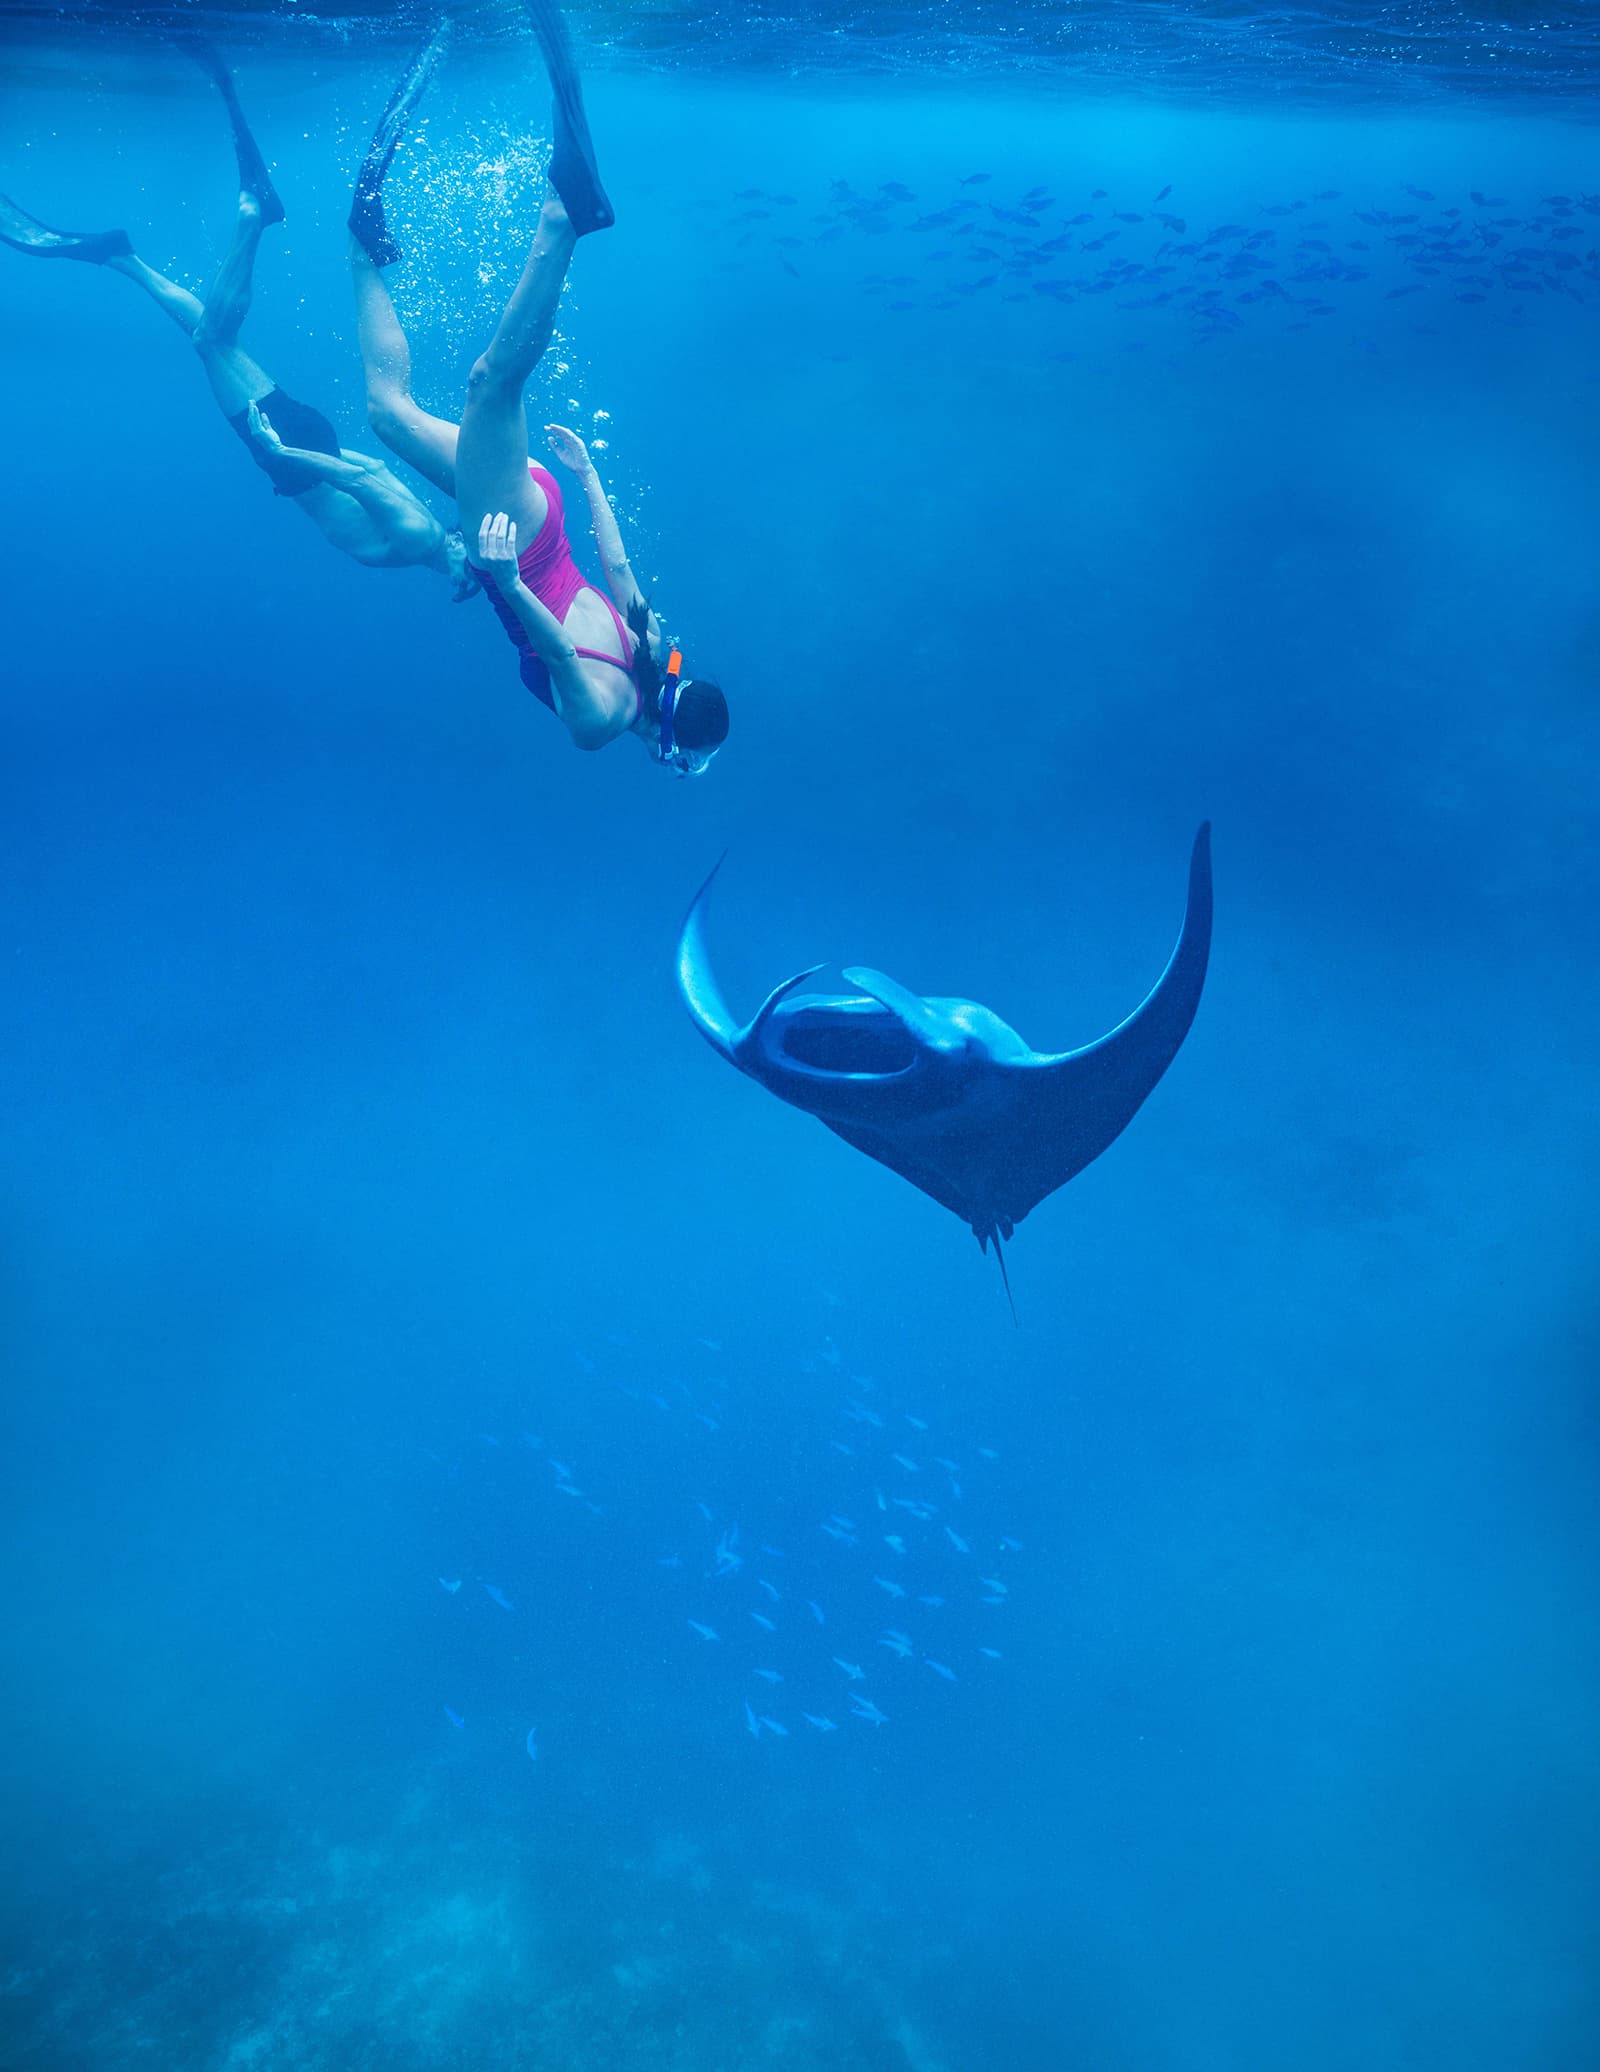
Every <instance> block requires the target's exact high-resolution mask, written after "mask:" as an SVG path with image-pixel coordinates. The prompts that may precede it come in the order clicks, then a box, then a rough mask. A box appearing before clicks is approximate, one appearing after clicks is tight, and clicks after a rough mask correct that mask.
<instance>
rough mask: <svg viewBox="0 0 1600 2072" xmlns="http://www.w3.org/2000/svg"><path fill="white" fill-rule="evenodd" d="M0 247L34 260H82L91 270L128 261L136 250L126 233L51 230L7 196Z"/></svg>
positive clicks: (2, 203) (2, 202) (0, 211)
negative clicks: (106, 264)
mask: <svg viewBox="0 0 1600 2072" xmlns="http://www.w3.org/2000/svg"><path fill="white" fill-rule="evenodd" d="M0 244H6V245H9V246H10V247H11V249H12V250H13V251H14V252H26V253H28V254H29V255H30V257H32V258H34V259H82V260H85V261H86V262H87V263H88V264H89V265H91V266H103V265H104V264H105V262H106V261H107V260H108V259H125V258H127V256H128V255H129V253H130V252H132V250H133V240H132V239H131V238H130V237H129V236H128V233H127V232H126V231H125V230H52V229H51V227H50V225H49V224H48V223H41V222H40V221H39V219H38V217H37V216H30V215H29V214H28V212H27V210H26V209H19V208H18V207H17V205H16V203H15V202H14V201H13V200H12V199H11V197H10V196H9V195H6V194H0Z"/></svg>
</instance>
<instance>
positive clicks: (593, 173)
mask: <svg viewBox="0 0 1600 2072" xmlns="http://www.w3.org/2000/svg"><path fill="white" fill-rule="evenodd" d="M525 4H526V6H527V10H528V19H529V21H530V22H531V23H532V24H533V33H534V35H535V36H537V37H538V39H539V48H540V50H542V51H543V53H544V65H545V70H546V71H547V72H548V73H549V75H550V90H551V93H552V94H553V95H554V98H555V113H554V119H553V129H552V136H553V139H554V142H553V147H552V149H551V153H550V185H551V186H552V187H553V188H554V189H555V191H556V193H557V194H558V195H560V197H561V204H562V207H563V208H564V209H565V210H566V212H567V214H568V216H570V217H571V219H572V227H573V229H574V230H575V231H576V232H577V233H578V235H579V237H586V236H587V235H588V234H589V232H590V231H592V230H609V229H610V228H611V226H612V224H613V223H615V222H616V220H617V212H616V210H615V209H614V208H613V207H612V206H611V203H610V201H609V199H608V198H607V195H606V191H605V189H604V188H603V187H602V186H601V185H600V169H599V167H598V166H597V165H596V163H595V156H594V139H593V138H592V137H591V136H590V135H589V122H588V118H587V117H586V116H585V114H584V112H583V88H582V86H581V85H580V83H579V80H578V68H577V65H576V64H575V63H574V61H573V56H572V44H571V42H570V41H569V39H568V36H567V24H566V21H565V18H564V17H563V15H562V12H561V9H560V7H559V6H558V5H557V0H525Z"/></svg>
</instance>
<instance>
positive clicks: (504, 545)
mask: <svg viewBox="0 0 1600 2072" xmlns="http://www.w3.org/2000/svg"><path fill="white" fill-rule="evenodd" d="M478 565H479V567H480V568H483V569H485V570H486V571H487V572H488V574H489V576H490V579H491V580H492V581H493V583H494V586H495V588H496V589H497V590H498V591H499V593H500V595H501V596H502V597H503V598H504V599H505V601H506V603H507V604H508V605H509V606H510V608H511V610H512V611H513V612H514V613H515V614H516V618H517V624H518V625H519V626H520V627H521V628H522V630H523V632H524V633H526V634H527V636H528V645H529V646H530V647H531V648H532V649H533V652H534V653H535V654H536V655H537V656H538V658H539V660H540V661H541V662H542V663H543V664H544V666H545V667H546V669H548V670H549V672H550V690H551V695H552V696H553V697H554V699H555V706H556V712H557V713H558V715H559V716H560V718H561V720H562V723H563V724H564V725H565V727H566V729H567V732H568V733H569V734H570V735H571V736H572V738H573V740H574V742H575V743H576V744H577V746H578V747H579V748H604V747H605V745H606V743H607V742H608V741H614V740H615V739H616V738H617V736H618V735H619V734H622V733H626V732H627V730H628V728H629V727H630V726H632V724H633V720H634V714H635V711H636V701H635V696H634V691H633V685H632V683H631V681H630V680H629V679H628V678H627V677H625V676H623V677H621V686H626V688H621V687H620V686H619V688H618V689H617V690H616V691H614V692H611V691H602V690H600V689H598V688H597V687H596V685H595V684H594V683H592V682H591V681H590V679H589V675H588V673H587V672H586V671H585V670H584V669H583V667H582V665H581V664H580V662H579V660H578V651H577V649H576V648H575V647H574V646H573V644H572V642H571V641H570V640H569V639H568V638H567V629H566V628H565V627H564V626H563V625H562V623H561V621H560V620H559V619H558V618H557V617H556V615H555V613H554V612H552V611H549V610H547V609H546V608H545V606H544V605H542V604H541V603H540V602H539V600H538V598H537V597H535V596H534V594H533V592H532V591H531V590H530V589H529V588H528V586H527V584H526V583H525V582H524V581H523V580H522V576H521V573H520V571H519V570H518V567H517V528H516V526H515V525H514V524H513V523H512V522H511V520H510V519H509V518H508V517H507V516H506V514H505V512H504V511H497V512H495V513H494V514H493V515H492V516H489V517H486V518H485V519H484V521H483V524H482V526H481V528H480V529H479V532H478ZM619 674H620V672H618V671H617V670H615V669H608V670H607V671H606V675H607V676H608V677H616V676H619Z"/></svg>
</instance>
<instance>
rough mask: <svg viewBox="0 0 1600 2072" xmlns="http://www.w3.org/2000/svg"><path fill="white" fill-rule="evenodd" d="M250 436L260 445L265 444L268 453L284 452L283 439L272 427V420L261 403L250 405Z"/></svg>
mask: <svg viewBox="0 0 1600 2072" xmlns="http://www.w3.org/2000/svg"><path fill="white" fill-rule="evenodd" d="M250 436H251V438H252V439H254V440H255V442H256V444H257V445H258V446H264V447H265V448H266V449H267V451H268V453H282V452H283V451H284V450H285V449H284V444H283V441H282V440H281V439H280V438H279V437H278V435H277V433H276V432H275V431H274V430H273V429H272V420H271V419H270V418H269V417H268V416H267V413H266V412H265V411H264V410H263V409H262V407H261V405H260V404H259V403H252V404H251V405H250Z"/></svg>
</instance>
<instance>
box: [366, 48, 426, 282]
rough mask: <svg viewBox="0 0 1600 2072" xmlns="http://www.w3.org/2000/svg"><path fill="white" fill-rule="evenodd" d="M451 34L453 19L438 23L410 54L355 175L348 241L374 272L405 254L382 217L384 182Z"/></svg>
mask: <svg viewBox="0 0 1600 2072" xmlns="http://www.w3.org/2000/svg"><path fill="white" fill-rule="evenodd" d="M449 34H450V23H449V19H448V18H445V19H443V20H441V21H438V22H436V23H435V24H434V26H433V27H432V28H431V29H430V30H429V31H428V33H427V35H426V37H425V38H424V39H423V41H422V42H421V43H420V44H419V45H418V47H417V49H416V50H415V51H414V52H413V53H412V56H411V62H410V63H409V64H408V65H407V66H406V69H405V70H404V72H402V73H401V75H400V82H399V84H398V85H397V86H396V88H395V90H394V92H393V93H392V94H390V96H389V105H388V106H387V107H386V108H385V109H384V111H383V113H382V114H381V115H380V116H379V117H378V126H377V128H376V129H375V130H374V131H373V132H372V142H371V143H370V144H369V145H368V147H367V155H366V157H365V159H363V161H362V164H361V170H360V172H359V173H358V174H357V175H356V191H355V195H354V197H353V198H352V200H351V203H350V217H349V223H350V235H351V236H352V237H353V238H354V239H355V241H356V243H357V244H358V245H360V246H361V248H362V250H363V251H364V252H365V253H366V255H367V257H368V258H369V259H370V260H371V261H372V263H373V265H374V266H393V264H394V263H395V261H396V260H397V259H403V258H404V257H405V254H404V253H403V252H402V251H401V249H400V247H399V246H398V245H397V244H396V243H395V241H394V239H393V238H392V237H391V236H390V235H389V225H388V221H387V219H386V218H385V216H384V213H383V181H384V175H385V174H386V173H387V172H388V170H389V164H390V161H391V160H392V159H393V157H394V154H395V151H396V150H397V148H398V147H399V143H400V139H401V138H402V137H403V136H404V135H405V133H406V126H407V124H408V123H409V122H410V120H411V114H412V110H413V109H414V108H415V107H416V105H417V103H418V101H420V100H421V99H422V96H423V94H424V92H425V91H426V90H427V85H428V81H429V80H430V79H431V78H432V77H433V68H434V66H435V65H437V64H438V62H439V56H440V53H441V52H442V51H443V49H444V46H445V43H446V40H447V39H448V37H449Z"/></svg>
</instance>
